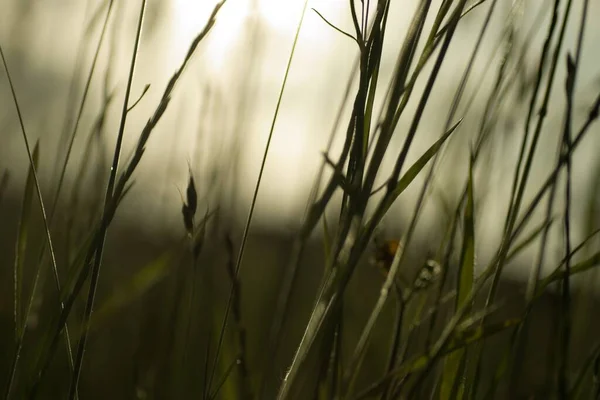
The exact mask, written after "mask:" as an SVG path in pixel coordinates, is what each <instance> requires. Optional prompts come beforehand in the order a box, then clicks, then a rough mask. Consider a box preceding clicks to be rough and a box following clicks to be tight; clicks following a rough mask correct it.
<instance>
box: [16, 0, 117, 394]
mask: <svg viewBox="0 0 600 400" xmlns="http://www.w3.org/2000/svg"><path fill="white" fill-rule="evenodd" d="M112 5H113V0H111V1H110V4H109V9H108V12H107V15H106V19H105V22H104V25H103V28H102V33H101V36H100V40H99V42H98V45H97V47H96V53H95V55H94V61H93V62H92V67H91V69H90V72H89V74H88V80H87V82H86V87H85V90H84V95H83V99H82V102H81V105H80V109H79V114H78V117H77V120H76V123H75V127H74V129H73V133H72V136H71V141H70V144H69V148H68V151H67V155H66V156H65V162H64V164H63V168H62V170H61V174H60V178H59V182H58V185H57V189H56V192H55V195H54V199H53V201H52V204H51V207H50V214H49V218H48V226H52V225H53V222H54V216H55V212H56V207H57V204H58V197H59V195H60V190H61V187H62V183H63V179H64V175H65V172H66V167H67V162H68V160H69V155H70V152H71V148H72V145H73V141H74V139H75V133H76V132H77V126H78V123H79V120H80V118H81V115H82V111H83V106H84V104H85V100H86V98H87V93H88V90H89V87H90V83H91V78H92V75H93V72H94V69H95V66H96V61H97V58H98V55H99V53H100V47H101V44H102V41H103V38H104V33H105V30H106V27H107V25H108V19H109V16H110V12H111V9H112ZM82 53H83V51H82V49H81V48H80V50H79V51H78V54H82ZM78 60H79V58H78ZM76 65H78V63H76ZM76 71H77V68H76V69H75V72H76ZM75 72H74V73H75ZM74 81H75V76H73V82H74ZM74 88H75V84H74V83H73V84H72V92H71V94H72V98H74ZM69 103H70V102H69ZM66 127H67V122H66V121H65V128H66ZM46 244H47V242H44V243H42V247H41V248H40V252H39V254H38V261H37V262H38V267H37V269H36V273H35V277H34V283H33V287H32V291H31V294H30V296H29V300H28V306H27V308H26V312H25V317H24V318H25V321H27V319H28V318H29V314H30V312H31V309H32V305H33V300H34V298H35V296H36V293H37V288H38V286H39V285H38V281H39V279H40V267H39V266H41V265H43V264H45V258H44V256H45V254H46V253H45V251H46ZM51 250H52V251H51V257H54V255H53V254H52V253H54V250H53V249H51ZM54 264H55V261H54ZM55 269H56V272H55V282H56V286H57V292H58V293H59V294H60V291H61V288H60V284H59V280H58V269H57V268H56V267H55ZM62 308H64V306H62V305H61V309H62ZM26 328H27V326H26V325H24V326H23V330H22V332H21V337H20V339H19V341H18V342H17V343H18V345H17V350H16V354H15V358H14V360H13V362H12V364H13V367H12V368H11V371H12V370H13V369H15V368H16V367H17V363H18V359H19V356H20V353H21V349H22V344H23V339H24V335H25V332H26ZM65 336H66V337H68V336H69V334H68V331H67V330H66V331H65ZM67 341H68V340H67ZM69 347H70V345H69ZM68 353H69V357H68V360H69V368H70V369H71V370H72V369H73V357H72V354H71V350H70V349H69V350H68ZM14 373H15V372H14V371H12V372H11V378H9V382H10V383H9V386H10V385H11V384H12V379H13V378H14ZM9 390H10V389H9ZM7 396H8V395H7Z"/></svg>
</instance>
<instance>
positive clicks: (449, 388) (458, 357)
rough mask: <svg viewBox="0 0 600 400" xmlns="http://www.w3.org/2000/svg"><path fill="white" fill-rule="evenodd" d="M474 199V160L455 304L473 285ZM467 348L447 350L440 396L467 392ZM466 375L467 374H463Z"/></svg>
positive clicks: (460, 304)
mask: <svg viewBox="0 0 600 400" xmlns="http://www.w3.org/2000/svg"><path fill="white" fill-rule="evenodd" d="M473 210H474V199H473V160H472V159H471V163H470V166H469V182H468V184H467V204H466V207H465V213H464V235H463V245H462V250H461V255H460V270H459V272H458V284H457V287H458V290H457V296H456V308H457V309H458V308H460V307H463V306H465V305H466V302H467V301H468V298H469V293H471V290H472V288H473V282H474V273H475V217H474V212H473ZM465 357H466V351H465V350H462V349H461V350H457V351H456V352H454V353H452V354H450V355H449V356H448V358H446V361H445V363H444V372H443V375H442V381H441V387H440V399H443V400H446V399H450V398H456V397H458V398H462V397H463V395H465V393H466V394H467V395H468V393H469V392H470V387H469V385H470V383H469V382H468V379H463V377H461V375H464V374H465V372H466V366H467V365H466V361H467V360H465ZM466 378H468V377H466ZM457 379H461V384H460V387H459V392H458V394H457V396H453V395H452V393H453V391H454V387H455V383H456V381H457Z"/></svg>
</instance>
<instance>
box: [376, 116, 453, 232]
mask: <svg viewBox="0 0 600 400" xmlns="http://www.w3.org/2000/svg"><path fill="white" fill-rule="evenodd" d="M461 122H462V118H461V119H460V120H459V121H458V122H457V123H455V124H454V125H453V126H452V127H451V128H450V129H448V131H447V132H446V133H444V135H443V136H442V137H441V138H439V139H438V140H437V141H436V142H435V143H434V144H433V145H432V146H431V147H430V148H429V149H427V151H426V152H425V153H423V155H422V156H421V157H420V158H419V159H418V160H417V161H415V163H414V164H413V165H411V166H410V168H409V169H408V170H407V171H406V172H405V173H404V175H403V176H402V178H400V180H399V181H398V183H397V184H396V186H395V188H394V191H393V194H392V195H391V196H389V200H388V201H386V203H385V204H384V205H383V213H382V215H383V214H385V213H386V212H387V210H389V208H390V207H391V206H392V204H393V203H394V201H395V200H396V199H397V198H398V196H400V195H401V194H402V192H404V190H406V188H407V187H408V186H409V185H410V184H411V182H412V181H413V180H414V179H415V178H416V177H417V175H419V173H420V172H421V170H422V169H423V168H424V167H425V165H427V163H428V162H429V160H430V159H431V158H432V157H433V156H434V155H435V154H436V153H437V152H438V151H439V150H440V148H441V147H442V145H443V144H444V142H445V141H446V140H447V139H448V138H449V137H450V135H451V134H452V133H454V131H455V130H456V128H458V126H459V125H460V123H461ZM371 223H372V222H370V223H369V225H370V224H371Z"/></svg>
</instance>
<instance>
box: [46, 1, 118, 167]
mask: <svg viewBox="0 0 600 400" xmlns="http://www.w3.org/2000/svg"><path fill="white" fill-rule="evenodd" d="M108 1H110V0H108ZM90 3H91V1H89V0H88V1H86V3H85V8H84V12H83V21H82V24H81V25H82V28H85V20H86V17H87V15H88V11H89V8H90ZM106 4H107V1H103V2H102V3H101V4H100V5H98V7H97V9H96V10H95V11H94V12H92V15H94V14H96V13H99V12H100V11H101V10H102V9H103V8H104V7H105V6H106ZM93 22H94V21H90V23H89V26H88V28H87V29H82V30H83V31H86V30H87V31H88V32H89V31H91V28H92V23H93ZM83 36H84V37H86V38H88V39H89V35H85V34H84V35H83ZM86 46H87V41H85V40H83V38H82V39H80V40H79V42H78V44H77V51H76V53H75V54H76V55H75V64H74V66H73V71H72V73H71V82H70V84H69V91H68V95H67V102H66V104H67V106H66V108H65V115H64V117H63V121H62V128H61V130H60V134H61V136H60V139H59V141H58V144H59V149H60V148H62V147H63V144H66V143H67V141H68V139H69V138H68V137H67V132H68V131H69V130H70V128H71V123H72V115H71V110H73V109H75V107H76V106H77V99H76V96H77V83H78V78H79V76H78V74H79V72H80V70H81V69H82V67H83V61H84V56H85V49H86ZM58 166H59V164H57V165H56V167H58ZM56 172H58V171H57V170H55V173H56Z"/></svg>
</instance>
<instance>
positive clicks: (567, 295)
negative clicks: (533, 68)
mask: <svg viewBox="0 0 600 400" xmlns="http://www.w3.org/2000/svg"><path fill="white" fill-rule="evenodd" d="M588 4H589V1H588V0H584V2H583V9H582V12H581V22H580V23H579V34H578V38H577V48H576V50H575V58H574V59H571V56H570V55H569V54H567V78H566V83H565V89H566V100H567V104H566V110H565V113H566V118H565V126H564V133H563V140H562V142H563V146H564V148H566V149H569V148H570V147H571V140H572V138H571V136H572V125H573V123H572V120H573V103H574V96H575V84H576V82H577V72H578V70H579V67H580V62H581V47H582V45H583V32H584V31H585V25H586V17H587V10H588ZM569 6H570V3H569ZM569 9H570V8H569ZM568 12H569V11H568V10H567V15H566V16H565V20H566V18H567V16H568ZM567 154H568V155H567V156H566V158H567V161H566V174H567V176H566V181H565V212H564V232H565V253H566V261H565V274H564V279H563V284H562V286H563V287H562V303H561V305H562V323H561V325H562V326H561V328H562V329H561V335H560V345H559V352H558V354H559V373H558V390H559V395H560V398H561V399H567V398H569V386H570V385H569V374H568V371H569V345H570V341H571V323H572V316H571V281H570V275H571V208H572V205H571V190H572V189H571V187H572V168H571V154H570V153H567Z"/></svg>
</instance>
